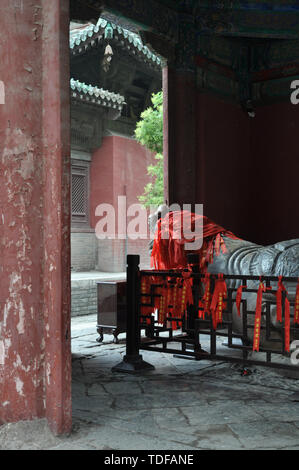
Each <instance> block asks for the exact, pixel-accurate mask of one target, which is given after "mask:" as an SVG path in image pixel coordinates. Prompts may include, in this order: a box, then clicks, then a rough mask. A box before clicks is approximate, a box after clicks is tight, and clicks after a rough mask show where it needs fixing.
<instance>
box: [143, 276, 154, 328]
mask: <svg viewBox="0 0 299 470" xmlns="http://www.w3.org/2000/svg"><path fill="white" fill-rule="evenodd" d="M146 294H150V279H149V278H148V276H143V277H142V278H141V309H140V310H141V315H145V316H149V317H150V316H151V315H152V313H153V311H154V307H148V306H146V305H142V304H148V303H150V297H148V296H147V295H146ZM148 320H149V321H148ZM147 323H150V319H147Z"/></svg>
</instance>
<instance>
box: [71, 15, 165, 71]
mask: <svg viewBox="0 0 299 470" xmlns="http://www.w3.org/2000/svg"><path fill="white" fill-rule="evenodd" d="M107 25H108V26H111V27H112V29H113V39H114V40H117V41H119V42H120V43H121V44H122V45H123V46H125V47H126V48H127V49H132V48H133V49H134V50H135V53H136V52H137V51H138V52H139V53H140V55H141V56H142V57H143V59H144V60H146V61H150V62H152V63H154V64H155V65H157V66H162V61H161V59H160V58H159V57H158V56H157V55H155V54H154V53H153V52H151V51H150V49H149V48H148V47H147V46H144V45H143V43H142V41H141V39H140V37H139V35H138V34H136V33H132V32H131V31H128V30H127V29H124V28H122V27H120V26H119V25H116V24H114V23H112V22H111V21H108V20H106V19H104V18H100V19H99V21H98V22H97V24H96V25H88V26H86V27H85V28H81V29H80V28H78V29H73V30H71V31H70V49H71V51H74V52H77V53H78V52H84V51H85V50H86V49H87V48H88V47H89V46H90V45H91V46H95V45H97V43H98V41H100V40H101V39H104V33H105V28H106V27H107ZM133 53H134V52H133Z"/></svg>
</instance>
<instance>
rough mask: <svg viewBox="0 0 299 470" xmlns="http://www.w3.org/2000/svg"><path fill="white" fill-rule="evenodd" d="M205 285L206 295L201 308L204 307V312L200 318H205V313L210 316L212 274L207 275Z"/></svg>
mask: <svg viewBox="0 0 299 470" xmlns="http://www.w3.org/2000/svg"><path fill="white" fill-rule="evenodd" d="M203 284H205V293H204V295H203V298H202V302H201V304H200V306H202V307H203V311H202V312H201V313H200V317H201V318H204V317H205V313H206V314H207V315H210V313H211V311H210V305H211V279H210V274H209V273H206V275H205V277H204V279H203Z"/></svg>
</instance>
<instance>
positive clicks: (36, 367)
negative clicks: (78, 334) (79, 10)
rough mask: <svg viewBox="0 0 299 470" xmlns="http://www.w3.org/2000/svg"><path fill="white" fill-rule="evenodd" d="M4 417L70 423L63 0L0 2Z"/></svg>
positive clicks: (0, 409)
mask: <svg viewBox="0 0 299 470" xmlns="http://www.w3.org/2000/svg"><path fill="white" fill-rule="evenodd" d="M0 13H1V18H2V22H1V32H0V42H2V43H3V44H5V45H4V46H3V47H5V54H3V55H2V58H1V62H0V80H1V81H3V82H4V85H5V104H4V105H0V146H1V156H2V158H1V160H0V178H1V192H0V227H1V233H0V235H1V236H0V244H1V267H0V422H2V423H5V422H13V421H19V420H29V419H34V418H40V417H47V419H48V422H49V424H50V426H51V429H52V430H53V431H54V432H55V433H57V434H60V433H64V432H69V431H70V429H71V366H70V364H71V354H70V255H69V251H70V241H69V232H70V223H69V201H70V196H69V159H70V151H69V141H70V139H69V123H70V118H69V72H68V57H69V50H68V29H69V14H68V0H52V1H51V2H48V1H46V0H37V1H36V2H34V3H30V2H23V1H19V0H17V1H16V2H13V3H11V2H9V3H7V4H5V5H3V6H2V5H1V6H0Z"/></svg>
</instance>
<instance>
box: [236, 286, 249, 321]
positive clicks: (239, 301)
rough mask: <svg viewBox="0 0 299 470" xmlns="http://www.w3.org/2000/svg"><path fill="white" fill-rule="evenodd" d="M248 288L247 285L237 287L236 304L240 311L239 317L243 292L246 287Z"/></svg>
mask: <svg viewBox="0 0 299 470" xmlns="http://www.w3.org/2000/svg"><path fill="white" fill-rule="evenodd" d="M246 288H247V286H240V287H238V289H237V295H236V306H237V311H238V315H239V317H240V316H241V312H240V305H241V300H242V293H243V289H246Z"/></svg>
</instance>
